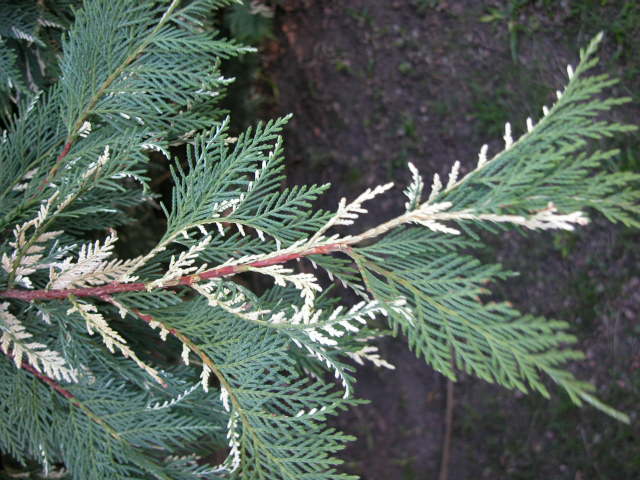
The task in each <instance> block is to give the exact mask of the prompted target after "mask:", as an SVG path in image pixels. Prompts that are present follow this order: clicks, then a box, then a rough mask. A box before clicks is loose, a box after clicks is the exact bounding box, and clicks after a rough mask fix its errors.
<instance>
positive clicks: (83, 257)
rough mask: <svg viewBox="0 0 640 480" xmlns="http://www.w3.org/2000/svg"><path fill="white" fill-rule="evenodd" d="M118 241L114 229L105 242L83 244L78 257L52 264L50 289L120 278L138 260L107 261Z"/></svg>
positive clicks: (75, 286) (92, 284)
mask: <svg viewBox="0 0 640 480" xmlns="http://www.w3.org/2000/svg"><path fill="white" fill-rule="evenodd" d="M117 240H118V236H117V235H116V233H115V232H114V233H112V234H111V235H109V236H108V237H107V238H105V239H104V241H103V242H102V244H100V242H99V241H97V240H96V242H94V243H87V244H84V245H82V247H81V248H80V252H79V254H78V258H74V257H67V258H65V259H64V260H63V261H62V262H59V263H56V264H54V265H52V266H51V268H50V269H49V285H48V286H47V288H49V289H52V290H56V289H63V288H82V287H89V286H97V285H104V284H105V283H109V282H112V281H115V280H119V279H120V278H121V277H122V276H123V275H124V274H125V273H126V272H127V271H128V270H129V268H130V266H131V264H132V263H134V262H135V261H137V259H131V260H127V261H123V260H119V259H114V260H111V261H108V259H109V257H110V256H111V254H112V253H113V247H114V245H115V243H116V241H117Z"/></svg>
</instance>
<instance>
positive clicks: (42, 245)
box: [0, 0, 640, 480]
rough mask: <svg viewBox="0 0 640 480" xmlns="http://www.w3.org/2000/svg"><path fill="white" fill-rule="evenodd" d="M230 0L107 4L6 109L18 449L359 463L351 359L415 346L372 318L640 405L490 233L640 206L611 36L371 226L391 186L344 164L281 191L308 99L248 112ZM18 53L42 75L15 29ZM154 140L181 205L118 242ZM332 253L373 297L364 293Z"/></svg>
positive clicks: (454, 356)
mask: <svg viewBox="0 0 640 480" xmlns="http://www.w3.org/2000/svg"><path fill="white" fill-rule="evenodd" d="M227 3H229V2H226V1H222V0H217V1H216V0H196V1H191V2H185V4H184V5H181V4H180V2H179V1H178V0H173V1H150V0H149V1H144V2H138V3H136V5H135V6H134V7H132V4H131V2H129V1H127V0H91V1H87V2H85V4H84V7H83V9H81V10H78V11H77V12H76V18H75V21H74V23H73V25H72V26H71V27H70V30H69V33H68V34H67V35H66V36H65V37H64V40H63V42H62V57H61V59H60V64H59V67H60V72H61V75H60V78H59V80H58V81H57V82H56V83H55V84H54V85H53V86H51V87H50V88H48V89H47V90H46V91H39V92H37V93H33V94H29V95H28V96H26V97H25V98H23V99H21V100H19V101H18V102H17V105H16V107H15V108H16V109H17V113H16V114H15V115H13V116H12V117H11V118H9V119H7V120H6V130H5V131H4V132H3V135H2V141H1V142H0V165H1V167H2V171H3V176H2V177H1V178H0V231H1V232H2V240H1V242H0V259H1V263H0V299H1V302H0V329H1V332H2V336H1V338H0V349H1V350H2V352H3V355H0V374H1V375H2V378H3V382H2V385H1V386H0V403H1V404H2V406H3V411H2V416H0V450H2V452H4V453H6V455H9V456H11V457H12V458H13V459H14V460H15V461H17V462H18V463H20V464H22V465H24V466H25V468H28V466H29V465H31V462H36V463H37V464H38V465H40V468H41V469H42V470H44V472H45V473H47V474H48V473H49V472H51V470H52V469H55V470H56V471H55V474H56V475H57V476H68V477H71V478H75V479H99V478H105V479H106V478H108V479H120V478H122V479H125V478H127V479H129V478H161V479H176V478H177V479H198V478H242V479H290V480H294V479H295V480H297V479H300V478H317V479H340V478H350V477H349V476H348V475H345V474H341V473H339V471H338V470H337V468H336V465H338V464H339V463H340V462H339V460H337V459H336V458H335V457H334V454H335V452H337V451H339V450H340V449H342V448H343V447H344V445H345V443H346V442H347V441H349V440H350V437H348V436H346V435H343V434H342V433H340V432H338V431H336V430H335V429H332V428H330V427H329V426H327V418H328V416H330V415H334V414H336V413H337V412H339V411H340V410H343V409H345V408H347V407H349V406H351V405H354V404H355V403H357V400H355V399H354V398H353V391H354V381H355V379H354V378H353V371H354V369H353V363H352V362H358V363H361V362H365V361H368V362H372V363H373V364H375V365H377V366H380V367H386V368H393V366H392V365H389V364H388V363H387V362H386V361H385V360H384V359H383V358H381V356H380V354H379V352H378V351H377V349H376V347H375V345H374V344H372V340H374V339H375V338H376V337H377V336H380V335H382V334H385V333H387V331H386V330H380V329H379V328H377V325H378V323H377V322H376V321H374V320H375V319H378V321H379V320H381V319H384V320H385V321H386V322H388V324H389V326H390V328H391V331H392V332H393V333H394V334H404V335H406V337H407V339H408V343H409V346H410V347H411V348H412V349H413V350H414V351H415V353H416V354H417V355H419V356H420V357H422V358H424V359H425V360H426V361H427V362H428V363H429V364H430V365H432V366H433V368H435V369H436V370H437V371H439V372H441V373H442V374H444V375H446V376H447V377H449V378H451V379H455V378H456V368H457V369H461V370H464V371H466V372H468V373H470V374H473V375H476V376H478V377H480V378H482V379H485V380H487V381H489V382H495V383H499V384H500V385H503V386H505V387H507V388H511V389H518V390H520V391H522V392H529V391H535V392H539V393H540V394H542V395H543V396H545V397H548V396H549V395H550V392H549V384H550V383H555V384H556V385H557V386H558V387H559V388H560V389H562V390H564V391H565V392H566V393H567V394H568V395H569V397H570V399H571V400H572V401H573V402H575V403H576V404H582V403H584V402H587V403H589V404H591V405H593V406H595V407H596V408H598V409H600V410H602V411H604V412H606V413H608V414H609V415H611V416H613V417H614V418H617V419H618V420H621V421H628V418H627V417H626V415H625V414H624V413H622V412H619V411H617V410H615V409H614V408H613V407H610V406H608V405H605V404H603V403H602V402H600V401H599V400H598V399H597V398H596V397H595V396H594V395H593V392H594V387H593V386H592V385H590V384H588V383H586V382H583V381H581V380H579V379H577V378H576V377H575V376H574V375H573V374H572V373H571V372H570V371H569V370H567V368H566V367H567V363H568V362H570V361H573V360H576V359H579V358H581V354H580V352H578V351H576V350H574V349H572V348H571V344H572V343H573V342H574V341H575V339H574V337H573V336H572V335H571V334H570V333H569V326H568V324H567V323H566V322H562V321H557V320H549V319H545V318H540V317H536V316H533V315H527V314H523V313H521V312H518V311H516V310H515V309H514V308H513V307H512V306H511V305H510V304H508V303H497V302H492V301H490V300H488V299H487V294H488V293H489V290H488V287H489V286H490V285H491V284H492V283H493V282H496V281H500V280H502V279H505V278H507V277H509V276H510V275H511V274H510V272H506V271H504V270H503V269H501V267H500V266H498V265H490V264H484V263H482V262H480V261H479V260H477V259H476V258H474V257H473V256H472V255H471V254H470V253H469V252H470V251H472V250H473V249H481V248H482V246H483V245H482V242H481V241H480V238H481V237H480V235H479V234H480V233H483V232H489V233H495V232H497V231H504V230H510V229H518V230H521V231H523V232H528V231H529V230H548V229H550V230H569V231H570V230H573V229H574V228H576V227H579V226H582V225H585V224H586V223H587V222H588V218H587V217H586V210H587V209H593V210H596V211H598V212H600V213H601V214H603V215H604V216H605V217H606V218H608V219H609V220H611V221H619V222H623V223H624V224H627V225H634V226H637V225H639V223H640V222H639V218H638V202H639V201H640V193H639V192H638V190H637V189H635V184H636V182H637V181H638V180H639V176H638V175H635V174H633V173H630V172H625V171H620V172H613V173H611V172H608V171H606V170H603V169H602V168H601V166H602V164H603V163H604V162H606V161H608V160H609V159H611V158H613V157H614V156H616V155H617V154H618V152H617V151H615V150H610V151H590V150H589V149H588V143H589V140H591V139H599V138H601V137H603V136H616V135H619V134H621V133H623V132H628V131H630V130H633V128H634V127H631V126H625V125H620V124H617V123H612V122H608V121H606V120H602V119H600V116H601V114H602V112H603V111H606V110H608V109H610V108H612V107H615V106H617V105H620V104H621V103H624V102H626V101H627V99H624V98H604V97H603V96H602V95H601V94H602V92H603V90H605V89H606V88H607V87H609V86H611V85H612V84H613V83H614V81H612V80H610V79H609V78H608V77H607V76H606V75H590V70H591V69H592V68H593V67H594V66H595V65H596V63H597V60H596V58H595V57H594V54H595V50H596V48H597V45H598V42H599V40H600V38H596V39H595V40H594V41H592V42H591V43H590V44H589V46H588V47H587V48H586V49H585V50H584V51H582V52H581V62H580V64H579V65H578V66H577V68H576V69H575V71H574V69H573V68H571V67H569V68H568V69H567V73H568V77H569V82H568V84H567V86H566V87H565V88H564V89H563V90H562V91H560V92H558V99H557V101H556V102H555V103H554V104H553V105H552V106H551V107H549V108H547V107H544V109H543V112H542V115H541V118H540V119H539V120H538V121H537V122H535V123H534V121H533V120H532V119H527V121H526V133H524V134H523V135H522V136H520V137H519V138H514V135H513V134H512V130H511V126H510V125H509V124H507V125H506V127H505V131H504V136H503V137H504V149H503V150H502V151H501V152H498V153H497V154H495V155H493V156H491V155H489V153H488V151H487V150H488V148H487V147H486V146H484V147H482V148H481V150H480V153H479V156H478V161H477V164H476V167H475V168H474V169H473V170H472V171H470V172H469V173H467V174H465V175H462V174H461V172H460V165H459V163H457V162H456V163H455V164H454V165H453V166H452V168H451V171H450V173H449V175H448V178H447V179H445V180H444V181H442V180H441V179H440V177H439V176H438V175H434V176H433V180H432V182H431V188H430V189H427V188H425V182H424V180H423V178H422V176H421V175H420V173H419V172H418V171H417V169H416V168H415V167H414V166H413V165H411V164H409V170H410V174H411V183H410V185H409V186H408V187H407V188H406V190H405V191H404V192H403V193H404V195H405V196H406V203H405V208H404V210H403V211H402V212H398V214H397V216H395V217H392V218H390V219H388V220H386V221H383V222H381V223H379V224H378V225H376V226H374V227H372V228H369V229H365V230H360V231H359V233H351V234H349V233H344V232H343V231H341V228H342V227H344V226H353V225H354V224H355V222H356V221H357V220H358V218H359V217H360V216H361V215H363V214H365V213H367V210H366V208H365V204H366V203H367V202H371V201H373V200H375V199H376V197H378V196H380V195H383V194H385V193H387V192H388V191H390V190H391V189H392V187H393V185H392V184H386V185H380V186H376V187H372V188H368V189H367V190H365V191H364V192H363V193H362V194H361V195H359V196H358V197H357V198H355V199H353V200H351V201H347V200H346V199H341V200H340V201H338V202H336V203H337V208H336V210H335V211H317V210H314V209H313V208H312V204H313V202H314V200H315V199H316V198H317V197H318V196H319V195H321V194H323V193H324V192H326V191H327V190H328V187H329V186H328V185H311V186H303V187H294V188H289V189H284V190H283V189H281V183H282V180H283V170H284V163H283V162H284V159H283V143H282V138H281V132H282V129H283V127H284V125H285V124H286V122H287V120H288V117H285V118H281V119H277V120H273V121H269V122H267V123H263V124H258V125H257V126H256V127H255V128H252V129H248V130H246V131H245V132H244V133H242V134H240V135H238V136H232V135H231V134H230V133H229V127H228V125H229V120H228V118H227V117H225V116H224V115H223V113H222V112H220V111H219V109H218V107H217V101H218V99H219V98H220V97H221V96H222V94H223V92H224V89H225V87H226V85H227V84H228V83H229V82H230V80H229V79H227V78H225V77H224V76H223V75H222V74H221V72H220V67H219V60H221V59H224V58H227V57H230V56H235V55H240V54H242V53H245V52H247V51H248V50H250V49H247V48H246V47H243V46H241V45H239V44H237V43H236V42H234V41H229V40H224V39H221V38H219V36H218V35H217V33H216V32H215V31H213V30H212V28H211V26H210V25H208V23H207V21H206V19H207V17H208V16H209V15H210V14H211V11H212V9H215V8H216V7H221V6H224V5H226V4H227ZM0 58H1V59H2V62H3V64H4V65H7V66H8V67H7V70H6V71H7V72H9V75H13V76H17V75H19V74H20V72H19V67H18V66H17V65H16V60H15V55H13V53H12V50H10V49H7V48H6V47H2V49H0ZM13 85H16V83H15V82H14V83H13ZM25 95H26V94H25ZM177 147H180V148H181V149H183V150H185V151H186V159H183V160H181V159H179V158H176V157H175V156H174V155H172V151H174V150H172V149H176V148H177ZM149 152H156V153H160V154H161V155H162V156H163V157H164V159H165V160H166V161H167V162H169V164H170V168H171V179H172V181H173V190H172V193H171V197H170V198H169V199H168V201H166V202H163V203H162V204H161V209H162V214H163V220H162V222H163V225H164V227H165V228H164V231H163V232H162V234H161V236H160V237H159V238H157V239H156V241H155V244H154V245H153V246H151V247H150V248H149V249H147V250H145V251H144V252H143V253H141V254H140V255H138V256H134V257H133V258H122V257H118V256H116V255H115V253H114V251H115V247H116V244H117V243H118V237H119V230H122V228H123V226H124V225H126V224H128V223H131V222H133V221H135V220H136V217H135V215H136V214H137V212H138V211H139V210H136V209H135V208H134V207H138V206H142V205H146V204H148V203H150V202H153V201H154V199H156V195H155V194H154V193H153V191H152V188H151V184H152V181H151V180H152V179H151V178H149V172H150V170H149V169H148V165H149ZM427 190H428V191H427ZM354 231H355V230H354ZM294 261H301V262H308V263H309V265H311V266H313V267H314V268H316V269H317V272H315V273H310V272H309V271H300V270H298V269H296V267H295V265H296V264H295V262H294ZM321 272H324V273H321ZM241 275H254V276H258V277H261V278H264V279H267V280H268V282H269V286H268V287H267V288H265V289H263V290H261V291H254V290H252V289H250V288H248V287H247V286H246V282H244V281H242V278H239V277H240V276H241ZM321 275H327V276H328V277H329V278H331V279H332V280H335V281H337V282H340V283H342V284H343V285H344V286H345V287H347V288H351V289H352V290H353V291H354V292H355V294H356V295H357V296H359V297H360V299H361V300H360V302H359V303H356V304H355V305H351V306H346V305H344V304H341V302H340V300H339V299H337V298H334V297H332V296H331V295H330V294H329V293H330V292H329V291H328V290H327V289H324V288H323V287H322V286H321V282H320V278H321ZM324 372H328V373H330V374H331V375H332V376H333V377H334V378H335V379H336V382H335V384H334V383H332V382H331V381H327V380H326V378H325V375H323V373H324ZM219 450H221V451H224V452H225V455H226V458H222V459H221V460H220V461H219V462H215V461H214V460H212V453H213V452H215V451H219ZM351 478H352V477H351Z"/></svg>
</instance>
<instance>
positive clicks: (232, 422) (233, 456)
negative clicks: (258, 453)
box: [205, 411, 241, 474]
mask: <svg viewBox="0 0 640 480" xmlns="http://www.w3.org/2000/svg"><path fill="white" fill-rule="evenodd" d="M239 419H240V416H239V415H238V413H237V412H235V411H234V412H231V415H229V421H228V422H227V441H228V443H229V454H228V455H227V458H226V459H225V461H224V462H222V463H221V464H220V465H218V466H217V467H214V468H213V469H211V470H209V471H207V472H205V473H207V474H209V473H212V474H224V473H233V472H235V471H236V470H237V469H238V467H239V466H240V461H241V459H240V431H239V429H238V420H239Z"/></svg>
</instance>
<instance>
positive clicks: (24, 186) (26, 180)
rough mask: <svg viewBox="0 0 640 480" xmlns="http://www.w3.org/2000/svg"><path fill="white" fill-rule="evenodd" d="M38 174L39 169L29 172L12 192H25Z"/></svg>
mask: <svg viewBox="0 0 640 480" xmlns="http://www.w3.org/2000/svg"><path fill="white" fill-rule="evenodd" d="M37 172H38V169H37V168H34V169H32V170H29V171H28V172H27V173H25V174H24V176H23V177H22V178H21V179H20V182H18V183H17V184H16V186H15V187H13V188H12V189H11V190H12V191H14V192H23V191H25V190H26V189H27V188H28V187H29V183H31V179H32V178H33V176H34V175H35V174H36V173H37Z"/></svg>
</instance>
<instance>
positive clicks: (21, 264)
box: [2, 193, 62, 288]
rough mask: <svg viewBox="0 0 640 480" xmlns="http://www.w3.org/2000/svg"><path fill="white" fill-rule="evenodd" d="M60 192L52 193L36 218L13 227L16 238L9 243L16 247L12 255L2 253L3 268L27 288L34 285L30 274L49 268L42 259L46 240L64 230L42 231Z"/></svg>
mask: <svg viewBox="0 0 640 480" xmlns="http://www.w3.org/2000/svg"><path fill="white" fill-rule="evenodd" d="M57 197H58V194H57V193H55V194H54V195H52V196H51V197H50V198H49V199H48V200H47V201H46V202H44V203H43V204H42V205H41V206H40V209H39V211H38V214H37V215H36V217H35V218H33V219H31V220H29V221H27V222H25V223H23V224H21V225H18V226H16V227H15V228H14V229H13V237H14V240H13V241H12V242H9V245H10V246H11V247H13V248H14V250H13V252H12V253H11V255H10V256H9V255H7V254H6V253H4V254H3V255H2V268H3V269H4V270H5V271H6V272H7V273H9V274H13V275H14V276H15V280H16V282H18V283H19V284H21V285H22V286H24V287H26V288H32V287H33V285H32V283H31V280H30V279H29V275H31V274H32V273H34V272H35V271H36V270H40V269H44V268H49V265H48V264H43V263H41V262H40V261H41V260H42V258H43V257H44V251H45V246H44V245H43V244H45V243H46V242H48V241H50V240H52V239H54V238H56V237H57V236H58V235H60V234H61V233H62V231H53V232H42V231H41V230H42V228H43V226H44V224H45V222H46V221H47V218H48V216H49V212H50V210H51V205H52V204H53V202H55V200H56V198H57Z"/></svg>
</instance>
